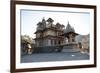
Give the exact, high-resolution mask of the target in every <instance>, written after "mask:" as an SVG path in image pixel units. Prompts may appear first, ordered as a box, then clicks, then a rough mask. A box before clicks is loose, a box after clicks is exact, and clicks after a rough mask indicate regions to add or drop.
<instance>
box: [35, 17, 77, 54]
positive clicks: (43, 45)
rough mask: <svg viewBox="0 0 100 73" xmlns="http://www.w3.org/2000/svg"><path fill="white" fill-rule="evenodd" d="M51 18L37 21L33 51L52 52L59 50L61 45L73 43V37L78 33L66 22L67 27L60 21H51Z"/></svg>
mask: <svg viewBox="0 0 100 73" xmlns="http://www.w3.org/2000/svg"><path fill="white" fill-rule="evenodd" d="M53 22H54V20H53V19H52V18H48V19H47V20H45V19H44V18H43V19H42V21H41V22H38V23H37V30H36V32H35V33H34V34H36V38H35V39H34V40H35V45H36V47H35V48H34V51H36V52H53V51H61V50H62V48H63V47H65V46H67V47H68V46H69V45H71V46H72V47H73V44H76V43H75V37H76V35H78V34H77V33H76V32H75V30H74V28H73V27H71V25H70V24H69V22H68V24H67V27H66V28H65V26H64V25H63V24H60V23H56V24H54V23H53Z"/></svg>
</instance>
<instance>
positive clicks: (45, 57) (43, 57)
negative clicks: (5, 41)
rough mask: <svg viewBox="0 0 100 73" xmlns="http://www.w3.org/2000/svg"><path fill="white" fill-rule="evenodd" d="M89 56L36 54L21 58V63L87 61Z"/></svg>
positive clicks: (79, 54)
mask: <svg viewBox="0 0 100 73" xmlns="http://www.w3.org/2000/svg"><path fill="white" fill-rule="evenodd" d="M88 59H89V55H88V54H84V53H80V52H72V53H71V52H70V53H68V52H61V53H38V54H31V55H24V56H21V63H31V62H48V61H72V60H88Z"/></svg>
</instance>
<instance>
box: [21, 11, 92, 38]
mask: <svg viewBox="0 0 100 73" xmlns="http://www.w3.org/2000/svg"><path fill="white" fill-rule="evenodd" d="M43 17H44V18H45V20H47V19H48V18H49V17H50V18H52V19H53V20H54V24H56V23H57V22H59V23H60V24H63V25H65V27H66V26H67V24H68V22H69V24H70V25H71V26H72V27H74V29H75V32H76V33H79V34H82V35H87V34H89V32H90V31H89V30H90V28H89V27H90V14H89V13H82V12H81V13H79V12H77V13H76V12H67V11H46V10H42V11H41V10H40V11H39V10H38V11H37V10H21V35H25V34H26V35H29V36H30V37H32V38H35V34H34V32H35V31H36V27H37V23H38V22H40V21H42V19H43Z"/></svg>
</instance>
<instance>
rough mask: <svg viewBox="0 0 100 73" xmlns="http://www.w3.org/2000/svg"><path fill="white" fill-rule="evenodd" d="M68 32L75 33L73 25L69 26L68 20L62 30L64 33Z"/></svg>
mask: <svg viewBox="0 0 100 73" xmlns="http://www.w3.org/2000/svg"><path fill="white" fill-rule="evenodd" d="M69 32H74V33H75V30H74V28H73V27H71V25H70V24H69V22H68V25H67V27H66V29H65V30H64V33H69Z"/></svg>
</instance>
